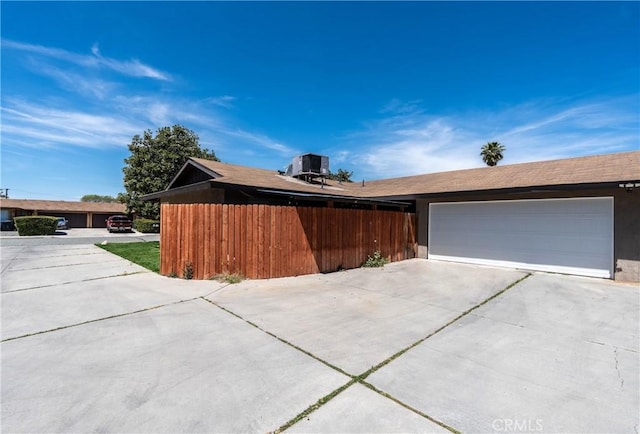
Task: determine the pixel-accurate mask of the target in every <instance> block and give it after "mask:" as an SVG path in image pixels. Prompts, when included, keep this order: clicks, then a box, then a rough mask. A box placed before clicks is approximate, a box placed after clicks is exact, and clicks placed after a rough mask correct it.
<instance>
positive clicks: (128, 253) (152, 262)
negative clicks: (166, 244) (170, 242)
mask: <svg viewBox="0 0 640 434" xmlns="http://www.w3.org/2000/svg"><path fill="white" fill-rule="evenodd" d="M96 246H98V247H100V248H101V249H104V250H106V251H107V252H111V253H113V254H114V255H118V256H120V257H122V258H124V259H126V260H128V261H131V262H133V263H135V264H138V265H140V266H142V267H144V268H146V269H147V270H151V271H153V272H154V273H159V272H160V242H158V241H148V242H144V241H143V242H137V243H113V244H96Z"/></svg>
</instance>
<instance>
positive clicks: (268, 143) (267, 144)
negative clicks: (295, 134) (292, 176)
mask: <svg viewBox="0 0 640 434" xmlns="http://www.w3.org/2000/svg"><path fill="white" fill-rule="evenodd" d="M219 132H220V133H222V134H224V135H226V136H229V137H233V138H237V139H241V140H242V141H244V142H245V143H247V144H257V145H259V146H261V147H263V148H266V149H269V150H272V151H275V152H278V153H279V154H281V155H283V156H287V157H291V156H292V155H294V154H296V153H297V151H296V150H295V149H294V148H291V147H289V146H287V145H285V144H283V143H281V142H279V141H277V140H274V139H272V138H270V137H267V136H265V135H261V134H255V133H251V132H249V131H244V130H241V129H226V128H225V129H220V130H219Z"/></svg>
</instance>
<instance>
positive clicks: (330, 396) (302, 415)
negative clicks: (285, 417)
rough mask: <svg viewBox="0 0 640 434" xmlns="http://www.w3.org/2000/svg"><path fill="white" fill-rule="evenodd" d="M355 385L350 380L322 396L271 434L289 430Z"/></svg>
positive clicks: (354, 381) (353, 381)
mask: <svg viewBox="0 0 640 434" xmlns="http://www.w3.org/2000/svg"><path fill="white" fill-rule="evenodd" d="M355 383H356V380H353V379H352V380H351V381H349V382H348V383H347V384H345V385H343V386H341V387H339V388H337V389H336V390H334V391H333V392H331V393H329V394H328V395H325V396H323V397H322V398H320V399H319V400H318V401H316V402H315V403H314V404H311V405H310V406H309V407H307V408H306V409H305V410H304V411H303V412H302V413H300V414H298V415H297V416H295V417H294V418H293V419H291V420H290V421H289V422H287V423H285V424H284V425H282V426H281V427H280V428H278V429H276V430H275V431H273V434H279V433H281V432H283V431H285V430H287V429H289V428H291V427H292V426H293V425H295V424H296V423H298V422H300V421H301V420H302V419H304V418H305V417H307V416H309V415H310V414H311V413H313V412H314V411H316V410H317V409H319V408H320V407H322V406H323V405H325V404H326V403H327V402H329V401H331V400H332V399H333V398H335V397H336V396H338V395H339V394H341V393H342V392H344V391H345V390H347V389H348V388H349V387H351V386H353V385H354V384H355Z"/></svg>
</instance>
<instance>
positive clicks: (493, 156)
mask: <svg viewBox="0 0 640 434" xmlns="http://www.w3.org/2000/svg"><path fill="white" fill-rule="evenodd" d="M505 149H506V148H505V147H504V146H502V145H501V144H500V143H498V142H489V143H487V144H486V145H484V146H483V147H482V150H481V151H480V155H481V156H482V159H483V160H484V162H485V163H487V166H495V165H496V164H498V161H500V160H502V158H503V155H502V153H503V152H504V151H505Z"/></svg>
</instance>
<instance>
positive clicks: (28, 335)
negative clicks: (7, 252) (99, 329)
mask: <svg viewBox="0 0 640 434" xmlns="http://www.w3.org/2000/svg"><path fill="white" fill-rule="evenodd" d="M198 298H200V297H194V298H190V299H187V300H179V301H174V302H172V303H165V304H160V305H158V306H152V307H147V308H144V309H140V310H135V311H133V312H126V313H120V314H118V315H111V316H106V317H103V318H97V319H92V320H90V321H83V322H79V323H76V324H69V325H66V326H61V327H56V328H53V329H49V330H42V331H39V332H35V333H27V334H24V335H20V336H14V337H11V338H6V339H2V340H1V341H0V342H9V341H14V340H16V339H22V338H28V337H30V336H37V335H42V334H45V333H51V332H56V331H59V330H65V329H70V328H73V327H79V326H82V325H85V324H92V323H95V322H101V321H106V320H109V319H113V318H121V317H124V316H129V315H135V314H137V313H142V312H148V311H150V310H156V309H160V308H162V307H165V306H172V305H174V304H180V303H186V302H189V301H193V300H197V299H198Z"/></svg>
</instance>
